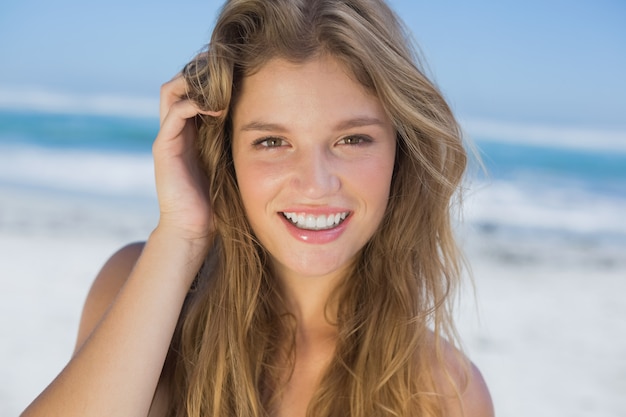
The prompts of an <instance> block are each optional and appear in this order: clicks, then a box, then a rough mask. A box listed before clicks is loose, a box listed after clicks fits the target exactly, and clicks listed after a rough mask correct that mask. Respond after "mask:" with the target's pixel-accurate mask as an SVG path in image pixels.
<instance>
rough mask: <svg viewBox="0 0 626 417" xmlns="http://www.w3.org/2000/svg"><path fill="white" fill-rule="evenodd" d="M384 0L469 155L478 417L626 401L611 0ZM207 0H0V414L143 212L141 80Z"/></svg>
mask: <svg viewBox="0 0 626 417" xmlns="http://www.w3.org/2000/svg"><path fill="white" fill-rule="evenodd" d="M390 4H391V5H392V7H393V8H394V9H395V10H396V12H397V13H398V15H399V16H401V17H402V19H404V21H405V23H406V24H407V26H408V27H409V29H410V30H411V31H412V33H413V35H414V38H415V40H416V42H417V44H418V45H419V47H420V48H421V52H422V54H423V56H424V58H425V64H426V67H427V71H428V73H429V74H430V75H431V77H432V78H433V79H434V80H435V82H436V83H437V85H438V86H439V87H440V89H441V90H442V91H443V93H444V95H445V96H446V97H447V99H448V100H449V102H450V104H451V106H452V107H453V109H454V111H455V112H456V114H457V116H458V118H459V120H460V121H461V124H462V126H463V128H464V130H465V132H466V136H467V138H468V142H471V143H473V144H474V145H475V146H476V149H477V152H478V154H479V155H480V158H482V160H483V163H484V165H485V167H486V168H487V174H485V173H483V172H481V171H480V170H479V169H478V167H477V164H475V165H474V166H473V169H472V170H471V172H472V173H473V175H471V176H470V180H469V181H468V184H467V187H468V188H467V190H466V192H465V204H464V211H463V214H462V220H463V222H462V224H460V225H459V227H458V232H459V239H460V241H461V243H462V245H463V247H464V249H465V251H466V253H467V254H468V258H469V260H470V262H471V264H472V266H473V276H474V280H475V283H476V294H477V297H476V298H477V302H476V303H474V298H473V297H472V296H471V291H469V290H468V291H467V293H466V294H465V295H466V296H465V297H464V298H463V299H462V302H461V305H460V308H459V327H460V331H461V333H462V334H463V336H464V339H465V343H466V349H467V351H468V353H469V354H470V356H471V357H472V359H473V360H474V361H475V362H476V363H477V364H478V366H479V367H480V368H481V370H482V371H483V373H484V375H485V378H486V379H487V382H488V383H489V385H490V388H491V391H492V395H493V397H494V402H495V404H496V409H497V410H496V411H497V415H498V416H502V417H507V416H508V417H516V416H527V415H534V416H555V415H568V416H623V415H626V397H625V396H624V395H623V393H624V392H626V303H624V301H623V296H622V295H621V294H624V292H625V291H626V216H625V214H624V213H626V81H625V79H624V74H626V25H625V24H624V22H626V3H624V2H623V1H622V0H599V1H589V0H587V1H582V0H577V1H560V0H554V1H550V2H545V1H539V0H530V1H526V2H508V1H505V2H496V1H494V0H490V1H475V2H454V1H452V2H426V1H409V0H404V1H402V0H395V1H390ZM220 5H221V2H217V1H207V0H205V1H196V0H184V1H180V2H177V3H176V4H174V2H165V1H160V0H159V1H151V2H148V1H141V0H138V1H135V2H127V1H121V0H110V1H107V2H80V1H77V0H58V1H55V2H45V1H43V0H20V1H18V0H5V1H3V2H2V4H0V332H2V334H3V338H2V342H1V344H0V358H1V359H0V415H2V416H4V415H6V416H11V415H17V414H18V413H19V411H20V410H21V409H22V408H24V407H25V406H26V405H27V404H28V403H29V402H30V401H31V400H32V399H33V398H34V396H36V395H37V393H39V392H40V391H41V390H42V389H43V388H44V387H45V385H46V384H47V383H49V382H50V381H51V380H52V378H53V377H54V376H55V375H56V374H57V373H58V372H59V371H60V369H61V368H62V367H63V365H64V364H65V363H66V361H67V359H68V358H69V356H70V355H71V351H72V348H73V346H72V344H73V340H74V337H75V333H76V329H77V325H78V319H79V317H80V311H81V308H82V303H83V300H84V298H85V295H86V292H87V290H88V288H89V285H90V283H91V281H92V279H93V277H94V276H95V274H96V273H97V271H98V269H99V268H100V266H101V265H102V263H103V262H104V261H105V260H106V259H107V257H108V256H109V255H110V254H111V253H112V252H113V251H114V250H116V249H117V248H118V247H119V246H120V245H123V244H124V243H127V242H129V241H132V240H142V239H145V238H146V236H147V235H148V233H149V232H150V230H151V229H152V227H154V225H155V222H156V219H157V209H156V200H155V195H154V186H153V177H152V162H151V158H150V147H151V142H152V140H153V138H154V137H155V135H156V133H157V131H158V94H159V88H160V85H161V84H162V83H163V82H165V81H167V80H169V79H170V78H171V77H172V76H173V75H174V74H175V73H177V72H178V71H179V70H180V69H181V67H182V66H183V65H184V64H185V63H186V62H187V61H189V60H190V59H191V58H192V57H193V56H195V54H196V53H197V52H198V51H199V50H200V49H201V48H202V47H203V46H204V44H205V43H206V42H208V39H209V36H210V33H211V28H212V26H213V23H214V20H215V17H216V13H217V12H218V9H219V7H220ZM476 310H478V312H479V314H476ZM478 317H479V318H480V319H479V318H478Z"/></svg>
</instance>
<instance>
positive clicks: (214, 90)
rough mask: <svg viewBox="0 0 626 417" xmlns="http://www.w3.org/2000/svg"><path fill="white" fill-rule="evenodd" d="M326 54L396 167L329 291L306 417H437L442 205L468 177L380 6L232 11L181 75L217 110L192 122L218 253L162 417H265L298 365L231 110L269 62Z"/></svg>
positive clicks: (440, 107) (365, 0) (444, 109)
mask: <svg viewBox="0 0 626 417" xmlns="http://www.w3.org/2000/svg"><path fill="white" fill-rule="evenodd" d="M320 54H328V55H330V56H332V57H333V58H334V59H337V60H338V61H339V62H341V63H342V64H343V65H345V67H346V68H347V69H348V70H349V72H350V73H351V75H352V76H353V77H354V79H355V80H357V81H358V82H359V83H361V84H362V85H363V86H365V87H366V88H367V89H368V90H370V91H371V92H372V93H373V94H375V95H376V96H377V97H378V98H379V99H380V101H381V103H382V105H383V106H384V108H385V110H386V111H387V112H388V114H389V116H390V118H391V120H392V121H393V124H394V127H395V130H396V132H397V152H396V164H395V168H394V173H393V178H392V188H391V193H390V197H389V203H388V207H387V210H386V213H385V216H384V219H383V221H382V224H381V225H380V226H379V227H378V229H377V231H376V232H375V233H374V235H373V236H372V238H371V240H370V241H369V242H368V243H367V244H366V246H365V247H364V248H363V249H362V250H361V251H360V254H359V256H358V259H357V261H356V262H355V266H354V268H353V270H352V271H351V273H350V274H349V275H348V276H346V277H345V279H344V281H343V283H342V284H341V286H340V288H338V291H336V292H335V294H336V296H335V297H336V299H334V301H338V303H337V305H339V306H340V309H339V311H338V315H337V317H336V318H334V317H333V320H336V324H337V328H338V334H339V336H338V342H337V346H336V351H335V356H334V358H333V359H332V361H331V363H330V365H329V366H328V368H327V370H326V371H325V373H324V376H323V378H322V380H321V382H320V385H319V387H318V388H317V391H316V393H315V395H314V397H313V399H312V400H311V403H310V405H309V409H308V414H309V415H314V416H354V417H357V416H358V417H365V416H382V415H390V416H415V415H420V416H440V415H442V414H443V410H442V405H441V401H440V396H439V395H437V394H436V391H437V390H436V387H435V373H436V370H435V368H436V367H437V365H436V363H435V362H437V360H435V361H433V358H438V360H439V361H441V360H442V359H441V346H440V336H442V335H445V336H447V337H448V338H452V339H454V335H455V332H454V326H453V322H452V318H451V314H450V299H451V296H452V294H453V292H454V289H455V287H456V285H457V282H458V280H459V276H460V256H459V253H458V251H457V248H456V245H455V241H454V237H453V233H452V226H451V219H450V205H451V201H452V199H453V197H454V195H455V192H456V191H457V189H458V188H459V184H460V181H461V178H462V175H463V172H464V169H465V165H466V153H465V150H464V148H463V145H462V140H461V134H460V130H459V127H458V125H457V123H456V121H455V119H454V116H453V115H452V112H451V111H450V109H449V107H448V105H447V103H446V102H445V100H444V98H443V97H442V95H441V94H440V92H439V91H438V90H437V88H436V87H435V86H434V85H433V83H432V82H430V81H429V80H428V78H427V77H426V76H425V75H424V74H423V71H422V70H421V69H420V68H419V65H418V60H417V58H416V53H415V52H414V49H413V48H412V46H411V42H410V38H409V37H408V36H407V32H406V31H405V30H404V28H403V26H402V24H401V22H400V20H399V19H398V18H397V17H396V16H395V15H394V13H393V12H392V11H391V10H390V8H389V7H388V6H387V5H386V4H385V3H384V2H383V1H382V0H231V1H228V2H226V4H225V5H224V7H223V9H222V11H221V14H220V16H219V18H218V20H217V23H216V26H215V28H214V31H213V35H212V38H211V42H210V44H209V46H208V50H207V51H206V52H205V53H203V54H201V55H199V56H198V57H197V58H196V59H194V60H193V61H192V62H190V63H189V64H188V65H187V66H186V67H185V69H184V71H183V73H184V76H185V77H186V79H187V82H188V85H189V96H190V98H192V99H193V100H195V101H196V102H197V103H198V104H199V105H200V106H201V107H203V108H206V109H210V110H222V109H226V111H225V112H224V113H223V114H222V116H220V117H219V118H210V117H201V118H199V122H200V123H199V136H200V151H201V155H202V158H203V162H204V165H205V168H206V172H207V175H208V177H209V182H210V188H209V192H210V200H211V204H212V207H213V210H214V212H215V224H216V234H215V236H216V238H215V246H214V250H213V251H212V252H211V254H210V255H209V258H208V259H207V262H205V266H204V267H203V269H202V270H201V271H200V273H199V276H198V279H197V282H196V284H195V285H194V287H193V288H192V290H191V291H190V294H189V297H188V300H187V302H186V304H185V306H184V309H183V312H182V314H181V318H180V321H179V327H178V329H177V332H176V334H175V336H174V339H173V342H172V348H171V350H170V355H169V357H168V359H167V361H166V367H165V369H164V373H163V381H164V383H166V386H167V392H168V394H169V396H168V398H169V406H170V415H171V416H190V417H200V416H242V417H243V416H250V417H252V416H267V415H271V414H272V412H273V410H274V407H275V405H276V401H277V400H279V397H280V390H281V383H282V382H284V381H283V380H282V379H281V376H284V375H285V373H284V370H285V366H290V365H292V364H293V355H294V353H293V342H291V343H289V342H288V341H290V340H293V339H292V338H293V323H292V318H291V317H290V316H289V315H288V314H283V312H284V311H285V308H284V303H283V301H282V300H281V296H280V293H279V291H278V289H277V287H276V286H277V284H276V282H275V281H274V280H273V277H272V275H271V273H270V270H269V268H268V262H267V260H268V254H267V253H266V251H265V250H264V248H263V247H262V246H261V245H260V244H259V243H258V242H257V240H256V239H255V237H254V232H253V230H252V229H251V227H250V225H249V223H248V221H247V219H246V216H245V214H244V209H243V206H242V203H241V199H240V196H239V193H238V188H237V182H236V177H235V171H234V167H233V161H232V156H231V110H232V107H233V103H234V101H235V100H236V99H237V94H238V88H239V86H240V82H241V80H242V78H243V77H245V76H247V75H249V74H251V73H254V72H255V71H257V70H258V69H259V68H261V67H262V66H263V64H264V63H266V62H268V61H269V60H271V59H273V58H283V59H287V60H291V61H294V62H304V61H306V60H310V59H314V58H315V57H317V56H319V55H320ZM431 329H432V330H433V331H434V335H435V337H434V338H433V337H432V334H433V333H432V332H431ZM433 340H434V343H433ZM286 341H287V343H286ZM433 346H435V347H434V348H433Z"/></svg>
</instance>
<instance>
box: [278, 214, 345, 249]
mask: <svg viewBox="0 0 626 417" xmlns="http://www.w3.org/2000/svg"><path fill="white" fill-rule="evenodd" d="M278 215H279V216H280V218H281V219H282V221H283V223H285V225H286V226H287V230H288V231H289V233H291V235H292V236H293V237H295V238H296V239H298V240H299V241H301V242H305V243H311V244H318V245H321V244H324V243H330V242H333V241H335V240H337V239H339V237H340V236H341V234H342V233H343V232H344V231H345V230H346V227H347V224H348V222H349V221H350V219H351V217H350V216H349V217H348V218H347V219H345V220H344V221H343V222H341V223H340V224H339V225H337V226H336V227H333V228H332V229H325V230H306V229H299V228H297V227H296V226H295V225H294V224H293V223H291V222H290V221H289V220H287V219H286V218H285V217H284V216H283V215H282V214H280V213H279V214H278Z"/></svg>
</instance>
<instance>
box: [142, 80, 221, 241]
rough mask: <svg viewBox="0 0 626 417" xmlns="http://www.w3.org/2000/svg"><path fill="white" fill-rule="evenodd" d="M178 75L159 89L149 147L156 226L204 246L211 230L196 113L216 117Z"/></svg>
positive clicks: (217, 115)
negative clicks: (203, 107)
mask: <svg viewBox="0 0 626 417" xmlns="http://www.w3.org/2000/svg"><path fill="white" fill-rule="evenodd" d="M186 94H187V86H186V83H185V80H184V78H183V77H182V76H181V75H178V76H176V77H175V78H174V79H172V80H171V81H169V82H168V83H166V84H164V85H163V86H162V88H161V104H160V119H161V129H160V131H159V134H158V136H157V138H156V140H155V142H154V145H153V147H152V151H153V156H154V167H155V175H156V186H157V195H158V199H159V207H160V219H159V228H160V229H167V230H169V232H171V233H175V234H176V236H178V237H180V238H183V239H186V240H191V241H195V242H198V243H200V244H202V245H203V246H206V245H207V242H208V240H209V238H210V236H211V234H212V232H213V218H212V213H211V207H210V204H209V201H208V183H207V179H206V176H205V174H204V171H203V169H202V168H201V166H200V159H199V155H198V146H197V127H196V119H195V116H198V115H206V116H210V117H219V116H220V115H221V114H222V111H217V112H215V111H204V110H201V109H199V108H198V107H197V105H196V104H195V103H194V102H192V101H191V100H189V99H188V98H187V97H186Z"/></svg>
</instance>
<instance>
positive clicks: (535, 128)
mask: <svg viewBox="0 0 626 417" xmlns="http://www.w3.org/2000/svg"><path fill="white" fill-rule="evenodd" d="M461 124H462V126H463V128H464V129H465V131H466V132H467V133H468V134H469V136H470V138H472V139H473V140H477V139H481V140H492V141H498V142H512V143H518V144H528V145H536V146H549V147H562V148H575V149H583V150H605V151H606V150H608V151H618V152H626V127H625V128H622V129H618V128H611V129H609V128H589V127H576V126H557V125H541V124H523V123H505V122H500V121H494V120H483V119H465V120H462V122H461Z"/></svg>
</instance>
